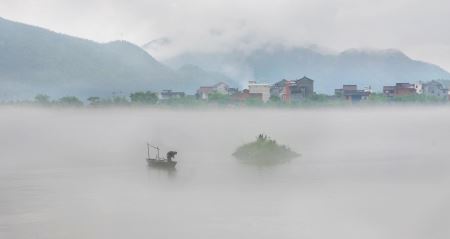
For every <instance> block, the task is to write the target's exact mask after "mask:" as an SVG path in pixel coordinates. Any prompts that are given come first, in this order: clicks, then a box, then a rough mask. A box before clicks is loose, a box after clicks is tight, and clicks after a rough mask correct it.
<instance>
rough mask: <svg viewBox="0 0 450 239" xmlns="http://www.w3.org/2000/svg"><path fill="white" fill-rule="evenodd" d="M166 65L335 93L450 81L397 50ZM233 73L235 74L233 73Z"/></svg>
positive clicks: (197, 59)
mask: <svg viewBox="0 0 450 239" xmlns="http://www.w3.org/2000/svg"><path fill="white" fill-rule="evenodd" d="M165 63H166V64H167V65H169V66H172V67H179V66H180V65H184V64H187V63H189V64H193V65H197V66H199V67H201V68H203V69H205V70H211V71H217V72H222V73H223V74H226V75H228V76H229V77H231V78H235V79H241V81H242V80H250V79H251V80H257V81H262V82H269V83H273V82H277V81H279V80H281V79H297V78H299V77H301V76H304V75H306V76H308V77H309V78H311V79H313V80H315V89H316V91H318V92H322V93H329V94H331V93H333V91H334V89H336V88H339V87H341V86H342V84H358V85H359V86H360V87H364V86H371V87H372V88H373V89H375V90H377V91H381V89H382V87H383V85H391V84H394V83H396V82H417V81H428V80H432V79H450V74H449V73H448V72H447V71H445V70H444V69H442V68H440V67H439V66H436V65H433V64H429V63H425V62H422V61H416V60H413V59H411V58H409V57H408V56H406V55H405V54H404V53H403V52H401V51H399V50H395V49H387V50H359V49H350V50H347V51H344V52H341V53H336V54H334V53H323V52H321V51H320V50H317V49H314V48H308V47H292V48H288V47H283V46H281V45H267V46H263V47H260V48H258V49H255V50H253V51H250V52H241V51H229V52H225V53H197V52H190V53H184V54H181V55H178V56H175V57H172V58H170V59H168V60H166V61H165ZM223 69H227V70H226V71H224V70H223ZM228 69H233V71H231V72H232V74H230V71H229V70H228Z"/></svg>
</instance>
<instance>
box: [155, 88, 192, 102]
mask: <svg viewBox="0 0 450 239" xmlns="http://www.w3.org/2000/svg"><path fill="white" fill-rule="evenodd" d="M185 95H186V94H185V93H184V92H175V91H172V90H163V91H161V92H159V93H158V100H160V101H164V100H171V99H180V98H183V97H184V96H185Z"/></svg>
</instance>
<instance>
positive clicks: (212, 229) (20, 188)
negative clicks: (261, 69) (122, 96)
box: [0, 107, 450, 239]
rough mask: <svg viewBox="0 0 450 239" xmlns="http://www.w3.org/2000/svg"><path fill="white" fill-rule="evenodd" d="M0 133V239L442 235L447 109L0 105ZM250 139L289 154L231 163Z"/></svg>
mask: <svg viewBox="0 0 450 239" xmlns="http://www.w3.org/2000/svg"><path fill="white" fill-rule="evenodd" d="M0 132H1V134H0V238H17V239H22V238H23V239H25V238H26V239H28V238H37V239H39V238H45V239H53V238H54V239H60V238H67V239H70V238H74V239H76V238H195V239H199V238H296V239H297V238H318V239H319V238H343V239H352V238H355V239H360V238H376V239H378V238H386V239H388V238H392V239H399V238H405V239H414V238H417V239H422V238H445V239H446V238H449V237H450V229H449V227H448V225H449V223H450V203H449V199H450V176H449V175H450V162H449V155H450V153H449V152H450V151H449V145H450V137H449V134H448V132H450V110H449V108H447V107H403V108H401V107H390V108H381V107H380V108H364V109H359V108H342V109H303V110H263V109H247V110H237V109H236V110H234V109H208V110H204V111H203V110H158V109H60V110H58V109H40V108H1V109H0ZM259 134H267V135H268V136H270V137H271V138H273V139H275V140H277V142H279V143H281V144H284V145H287V146H288V147H290V148H291V149H292V150H293V151H295V152H298V153H300V154H301V156H300V157H298V158H295V159H293V160H291V161H289V162H288V163H285V164H281V165H275V166H264V167H259V166H256V165H248V164H243V163H240V162H239V160H237V159H235V158H233V156H232V153H233V152H234V151H235V150H236V148H237V147H239V146H240V145H242V144H244V143H248V142H251V141H254V140H255V138H256V137H257V136H258V135H259ZM147 142H149V143H151V144H153V145H158V146H159V147H160V148H161V149H162V153H165V152H166V151H169V150H175V151H177V152H178V155H177V157H176V158H175V160H177V161H178V164H177V169H176V171H172V172H169V171H164V170H156V169H151V168H149V167H148V166H147V164H146V162H145V158H146V156H147V148H146V143H147ZM150 153H151V154H152V155H154V154H155V153H156V152H154V151H151V152H150Z"/></svg>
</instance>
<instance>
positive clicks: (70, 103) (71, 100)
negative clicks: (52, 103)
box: [58, 96, 83, 106]
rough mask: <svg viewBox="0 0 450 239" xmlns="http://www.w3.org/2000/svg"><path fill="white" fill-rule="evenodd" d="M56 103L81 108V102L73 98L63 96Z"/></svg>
mask: <svg viewBox="0 0 450 239" xmlns="http://www.w3.org/2000/svg"><path fill="white" fill-rule="evenodd" d="M58 103H59V104H60V105H64V106H83V102H82V101H81V100H79V99H78V98H77V97H75V96H64V97H62V98H60V99H59V100H58Z"/></svg>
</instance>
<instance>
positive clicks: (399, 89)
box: [334, 80, 450, 102]
mask: <svg viewBox="0 0 450 239" xmlns="http://www.w3.org/2000/svg"><path fill="white" fill-rule="evenodd" d="M371 94H372V89H371V88H370V87H368V88H365V89H362V90H359V89H358V86H357V85H343V86H342V88H341V89H336V90H335V91H334V95H335V97H338V98H341V99H345V100H348V101H352V102H353V101H354V102H357V101H362V100H367V99H369V97H370V95H371ZM383 95H384V96H386V97H388V98H394V97H402V96H414V95H424V96H431V97H435V98H437V99H442V100H449V99H450V95H449V91H448V89H447V88H446V87H445V86H444V85H443V84H442V83H440V82H439V81H435V80H432V81H430V82H419V83H415V84H411V83H396V84H395V85H393V86H384V87H383Z"/></svg>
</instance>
